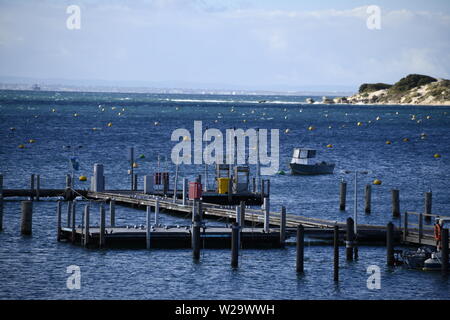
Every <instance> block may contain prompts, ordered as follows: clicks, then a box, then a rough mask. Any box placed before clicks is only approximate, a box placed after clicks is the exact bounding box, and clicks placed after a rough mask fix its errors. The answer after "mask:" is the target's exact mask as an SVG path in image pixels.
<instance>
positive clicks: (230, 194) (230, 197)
mask: <svg viewBox="0 0 450 320" xmlns="http://www.w3.org/2000/svg"><path fill="white" fill-rule="evenodd" d="M231 201H233V178H231V179H230V180H228V204H231Z"/></svg>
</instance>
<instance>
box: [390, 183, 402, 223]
mask: <svg viewBox="0 0 450 320" xmlns="http://www.w3.org/2000/svg"><path fill="white" fill-rule="evenodd" d="M391 193H392V216H393V217H398V216H400V191H399V190H397V189H392V190H391Z"/></svg>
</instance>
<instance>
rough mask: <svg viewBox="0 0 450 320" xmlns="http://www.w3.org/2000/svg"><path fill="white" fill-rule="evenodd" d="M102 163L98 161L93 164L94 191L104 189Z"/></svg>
mask: <svg viewBox="0 0 450 320" xmlns="http://www.w3.org/2000/svg"><path fill="white" fill-rule="evenodd" d="M103 173H104V170H103V165H102V164H100V163H95V164H94V190H93V191H95V192H102V191H105V177H104V174H103Z"/></svg>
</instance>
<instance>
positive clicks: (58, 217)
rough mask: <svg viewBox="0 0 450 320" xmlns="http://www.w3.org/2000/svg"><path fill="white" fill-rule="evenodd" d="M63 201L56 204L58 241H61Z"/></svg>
mask: <svg viewBox="0 0 450 320" xmlns="http://www.w3.org/2000/svg"><path fill="white" fill-rule="evenodd" d="M61 222H62V219H61V201H58V202H57V203H56V241H60V240H61V225H62V223H61Z"/></svg>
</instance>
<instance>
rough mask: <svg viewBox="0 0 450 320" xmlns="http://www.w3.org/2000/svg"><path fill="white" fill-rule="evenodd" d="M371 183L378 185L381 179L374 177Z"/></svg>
mask: <svg viewBox="0 0 450 320" xmlns="http://www.w3.org/2000/svg"><path fill="white" fill-rule="evenodd" d="M373 184H374V185H377V186H379V185H380V184H381V180H379V179H375V180H373Z"/></svg>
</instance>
